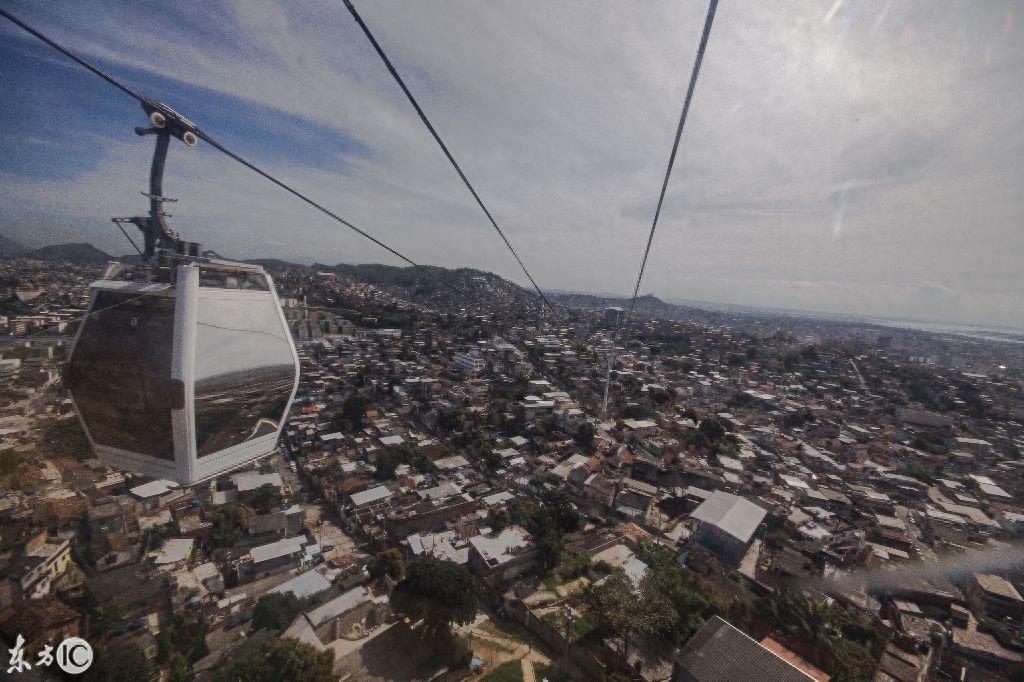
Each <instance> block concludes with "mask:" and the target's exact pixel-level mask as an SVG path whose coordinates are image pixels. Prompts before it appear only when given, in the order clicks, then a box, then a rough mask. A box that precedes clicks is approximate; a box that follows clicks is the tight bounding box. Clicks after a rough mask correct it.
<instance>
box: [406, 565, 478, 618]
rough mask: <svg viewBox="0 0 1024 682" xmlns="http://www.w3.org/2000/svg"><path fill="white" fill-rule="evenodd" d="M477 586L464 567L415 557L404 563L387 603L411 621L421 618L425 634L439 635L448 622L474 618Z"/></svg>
mask: <svg viewBox="0 0 1024 682" xmlns="http://www.w3.org/2000/svg"><path fill="white" fill-rule="evenodd" d="M479 589H480V588H479V585H478V584H477V582H476V580H475V579H474V578H473V576H472V575H470V573H469V571H468V570H466V567H465V566H461V565H459V564H453V563H450V562H447V561H441V560H440V559H435V558H434V557H429V556H418V557H414V558H413V559H412V560H410V561H409V563H408V564H406V568H405V577H404V578H403V579H402V581H401V582H399V583H398V585H396V586H395V589H394V591H393V592H392V594H391V604H392V605H393V606H394V607H395V609H396V610H397V611H398V612H399V613H402V614H404V615H406V616H407V617H409V618H411V619H412V620H413V621H414V622H415V621H418V620H423V621H424V633H425V634H426V636H427V637H433V636H441V635H444V634H448V633H450V631H451V624H453V623H456V624H459V625H463V624H465V623H468V622H470V621H471V620H473V618H474V617H476V611H477V601H478V599H479V595H480V591H479Z"/></svg>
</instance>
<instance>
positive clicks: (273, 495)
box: [252, 483, 281, 514]
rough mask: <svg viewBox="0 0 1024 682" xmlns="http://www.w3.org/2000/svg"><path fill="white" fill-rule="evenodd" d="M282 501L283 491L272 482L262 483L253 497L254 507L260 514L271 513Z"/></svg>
mask: <svg viewBox="0 0 1024 682" xmlns="http://www.w3.org/2000/svg"><path fill="white" fill-rule="evenodd" d="M280 503H281V493H280V492H278V490H277V488H275V487H274V486H273V485H272V484H270V483H264V484H263V485H261V486H260V487H259V488H258V489H257V490H256V492H255V493H254V494H253V497H252V508H253V509H255V510H256V513H258V514H269V513H270V512H272V511H274V509H275V508H277V505H279V504H280Z"/></svg>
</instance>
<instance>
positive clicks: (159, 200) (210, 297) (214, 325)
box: [64, 100, 299, 485]
mask: <svg viewBox="0 0 1024 682" xmlns="http://www.w3.org/2000/svg"><path fill="white" fill-rule="evenodd" d="M143 109H144V110H145V111H146V113H147V115H148V116H149V119H150V121H151V122H152V124H153V125H152V127H150V128H136V133H138V134H139V135H149V134H153V135H156V150H155V153H154V156H153V164H152V168H151V171H150V187H149V192H148V193H146V192H144V193H143V194H145V195H146V196H147V197H149V201H150V211H149V215H148V216H146V217H135V218H114V222H115V223H117V224H118V226H119V227H121V229H122V231H124V225H126V224H132V225H135V226H136V227H138V228H139V229H140V230H141V231H142V234H143V238H144V249H140V252H141V255H142V263H141V264H140V265H139V266H135V267H132V266H126V265H124V264H120V263H111V264H110V265H109V266H108V267H107V271H106V272H105V273H104V275H103V278H102V279H100V280H99V281H96V282H94V283H93V284H92V285H91V287H90V289H91V292H92V296H91V301H90V305H89V310H88V313H87V315H86V316H85V318H84V319H83V321H82V323H81V325H80V327H79V329H78V332H77V334H76V337H75V342H74V345H73V346H72V350H71V357H70V360H69V361H68V365H67V368H66V371H65V374H64V381H65V383H66V385H67V386H68V388H69V389H70V392H71V397H72V400H73V402H74V405H75V409H76V411H77V412H78V416H79V418H80V420H81V423H82V426H83V427H84V429H85V432H86V434H87V435H88V437H89V441H90V443H91V444H92V447H93V449H94V451H95V452H96V454H97V456H98V457H99V459H100V460H101V461H103V462H104V463H105V464H107V465H109V466H111V467H114V468H117V469H123V470H128V471H132V472H136V473H139V474H144V475H147V476H155V477H157V478H163V479H169V480H174V481H177V482H179V483H181V484H184V485H189V484H192V483H195V482H197V481H200V480H202V479H205V478H209V477H211V476H215V475H217V474H219V473H221V472H223V471H226V470H228V469H232V468H235V467H238V466H240V465H243V464H245V463H247V462H250V461H252V460H254V459H256V458H258V457H262V456H264V455H266V454H268V453H269V452H271V451H272V450H273V449H274V447H275V445H276V443H277V439H278V437H279V436H280V433H281V429H282V427H283V425H284V422H285V419H286V418H287V415H288V410H289V408H290V406H291V402H292V400H293V399H294V397H295V391H296V389H297V387H298V380H299V361H298V356H297V354H296V352H295V346H294V344H293V343H292V340H291V336H290V334H289V332H288V326H287V324H286V322H285V319H284V315H283V314H282V312H281V306H280V303H279V301H278V298H277V294H276V292H275V290H274V284H273V282H272V280H271V278H270V276H269V275H268V274H267V273H266V272H264V270H263V269H262V268H261V267H259V266H257V265H250V264H245V263H237V262H232V261H227V260H223V259H220V258H214V257H205V256H202V255H200V253H199V245H198V244H195V243H193V242H187V241H183V240H181V239H179V238H178V235H177V234H176V233H175V232H174V231H172V230H171V229H170V227H169V226H168V224H167V221H166V218H167V217H169V215H168V214H167V213H166V212H165V211H164V210H163V206H164V204H166V203H169V202H171V201H174V200H173V199H168V198H167V197H164V196H163V195H162V176H163V167H164V162H165V160H166V155H167V148H168V145H169V143H170V138H171V137H174V138H177V139H179V140H181V141H183V142H184V143H185V144H187V145H189V146H192V145H195V144H196V142H197V141H198V136H197V131H196V129H195V126H194V125H193V124H192V123H191V122H190V121H188V119H185V118H184V117H182V116H181V115H180V114H178V113H177V112H175V111H174V110H172V109H170V108H169V107H166V106H165V105H162V104H160V103H157V102H152V101H148V100H147V101H145V102H143ZM125 235H126V236H128V233H127V232H125ZM129 239H131V238H130V237H129ZM132 243H133V244H134V241H133V242H132Z"/></svg>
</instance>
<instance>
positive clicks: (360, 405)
mask: <svg viewBox="0 0 1024 682" xmlns="http://www.w3.org/2000/svg"><path fill="white" fill-rule="evenodd" d="M368 409H370V401H369V400H367V399H366V396H364V395H363V394H362V393H360V392H359V391H354V392H353V393H352V395H350V396H349V397H348V398H346V399H345V402H344V403H342V405H341V414H340V415H339V416H338V417H337V418H336V421H335V422H333V424H334V426H335V427H336V428H338V429H339V430H347V431H358V430H359V429H361V428H363V420H364V419H365V418H366V411H367V410H368ZM344 422H347V426H348V428H347V429H344V428H343V427H344V426H346V424H345V423H344Z"/></svg>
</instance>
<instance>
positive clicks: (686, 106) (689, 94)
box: [346, 0, 718, 417]
mask: <svg viewBox="0 0 1024 682" xmlns="http://www.w3.org/2000/svg"><path fill="white" fill-rule="evenodd" d="M346 1H347V0H346ZM717 8H718V0H709V2H708V14H707V17H706V18H705V19H704V31H703V33H702V34H701V37H700V44H699V45H698V46H697V56H696V58H694V61H693V71H691V73H690V84H689V86H687V88H686V99H684V100H683V110H682V112H680V114H679V125H678V126H676V137H675V140H674V141H673V142H672V152H671V153H670V154H669V156H668V167H667V168H666V169H665V178H664V180H662V181H661V192H660V193H659V194H658V205H657V208H655V209H654V220H652V221H651V230H650V232H649V233H648V235H647V246H646V247H645V248H644V257H643V260H641V261H640V272H638V273H637V276H636V286H634V287H633V297H632V298H631V299H630V301H629V309H628V311H627V312H626V317H625V318H624V319H623V320H620V321H619V324H618V325H617V328H616V331H617V332H619V334H621V330H622V329H624V328H626V327H628V326H629V321H630V318H632V316H633V309H634V308H635V307H636V299H637V295H638V294H639V293H640V282H641V281H643V278H644V270H645V269H646V268H647V257H648V256H649V255H650V253H651V244H652V243H653V242H654V231H655V230H656V229H657V228H658V218H660V217H661V207H662V205H663V204H664V203H665V192H666V191H667V190H668V179H669V178H670V177H671V176H672V167H673V165H675V161H676V152H677V151H679V140H680V138H682V136H683V126H684V125H685V124H686V115H687V114H688V113H689V112H690V102H691V101H692V100H693V91H694V88H696V86H697V76H698V74H700V66H701V63H702V62H703V61H704V51H705V49H706V48H707V46H708V38H709V37H710V35H711V24H712V23H713V22H714V20H715V10H716V9H717ZM615 355H616V353H615V342H614V341H613V342H612V352H611V354H610V355H609V356H608V371H607V373H606V374H605V380H604V400H603V402H602V406H601V416H602V417H604V416H605V414H606V413H607V411H608V385H609V383H610V382H611V373H612V364H614V362H615Z"/></svg>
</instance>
